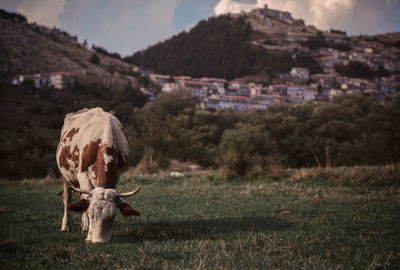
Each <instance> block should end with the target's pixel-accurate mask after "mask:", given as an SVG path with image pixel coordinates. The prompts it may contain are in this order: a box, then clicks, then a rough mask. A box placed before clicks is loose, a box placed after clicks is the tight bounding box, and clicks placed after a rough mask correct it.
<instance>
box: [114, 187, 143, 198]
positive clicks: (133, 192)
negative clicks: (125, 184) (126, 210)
mask: <svg viewBox="0 0 400 270" xmlns="http://www.w3.org/2000/svg"><path fill="white" fill-rule="evenodd" d="M140 188H141V187H138V188H137V189H135V190H133V191H131V192H125V193H119V194H118V197H129V196H132V195H135V194H136V193H138V192H139V190H140Z"/></svg>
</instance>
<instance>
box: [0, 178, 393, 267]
mask: <svg viewBox="0 0 400 270" xmlns="http://www.w3.org/2000/svg"><path fill="white" fill-rule="evenodd" d="M137 185H141V186H142V190H141V191H140V192H139V193H138V194H137V195H135V196H134V197H131V198H128V199H127V201H128V202H129V203H130V204H131V205H132V206H133V207H134V208H136V209H138V210H140V211H142V216H141V217H139V218H137V217H135V218H123V217H122V216H121V215H120V214H119V215H118V216H117V218H116V220H115V223H114V227H113V236H112V239H111V242H110V243H109V244H107V245H86V244H85V241H84V239H85V237H86V235H85V234H83V233H81V232H80V231H79V224H80V217H79V216H78V215H73V219H72V221H73V224H72V231H71V232H69V233H66V232H61V231H60V226H61V225H60V224H61V218H62V214H63V204H62V201H61V197H60V196H57V193H58V192H59V191H61V189H62V186H61V183H47V184H46V182H44V183H35V182H32V181H31V182H22V183H21V182H18V183H17V182H1V183H0V225H1V227H0V268H1V269H28V268H29V269H37V268H40V269H62V268H67V269H102V268H108V269H120V268H124V269H126V268H128V269H160V268H161V269H193V268H206V269H210V268H211V269H214V268H217V269H221V268H222V269H269V268H279V269H352V268H353V269H378V268H387V269H396V268H397V269H398V268H399V267H400V185H399V183H392V184H390V185H386V186H382V185H375V184H365V183H364V184H358V185H343V184H338V183H334V182H331V181H329V180H324V179H321V178H318V179H317V180H315V179H314V180H308V179H300V180H299V179H298V178H290V177H285V178H284V179H282V180H271V179H269V178H268V177H258V178H257V177H256V178H253V179H240V180H217V178H216V177H215V175H214V174H213V173H211V172H208V173H196V174H195V173H192V174H188V175H186V176H185V177H183V178H181V179H171V178H169V177H167V176H165V175H153V176H136V177H134V179H133V178H128V179H122V180H121V181H120V184H119V189H120V190H122V191H127V190H130V189H132V188H134V187H136V186H137ZM74 196H76V195H74ZM74 199H77V197H74Z"/></svg>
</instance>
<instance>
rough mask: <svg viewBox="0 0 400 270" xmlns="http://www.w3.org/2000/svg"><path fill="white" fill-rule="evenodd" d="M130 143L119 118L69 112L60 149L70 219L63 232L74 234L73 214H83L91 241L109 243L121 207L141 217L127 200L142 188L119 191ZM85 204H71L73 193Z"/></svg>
mask: <svg viewBox="0 0 400 270" xmlns="http://www.w3.org/2000/svg"><path fill="white" fill-rule="evenodd" d="M127 158H128V139H127V137H126V134H125V132H124V129H123V127H122V125H121V123H120V122H119V120H118V119H117V118H116V117H115V116H113V115H112V114H110V113H108V112H105V111H104V110H103V109H102V108H93V109H86V108H85V109H83V110H80V111H78V112H75V113H70V114H67V116H66V117H65V120H64V125H63V127H62V130H61V138H60V142H59V144H58V147H57V153H56V159H57V165H58V167H59V169H60V172H61V174H62V176H63V178H64V187H63V188H64V189H63V202H64V216H63V219H62V224H61V231H69V225H68V224H69V211H74V212H80V213H82V223H81V228H82V231H88V234H87V238H86V243H108V242H109V241H110V238H111V231H112V224H113V221H114V218H115V216H116V214H117V210H116V208H119V210H120V211H121V213H122V214H123V215H124V216H129V215H136V216H140V212H139V211H137V210H135V209H133V208H132V207H130V206H129V205H128V204H127V203H126V202H125V201H124V200H123V199H122V198H123V197H128V196H132V195H134V194H136V193H137V192H138V191H139V190H140V187H138V188H137V189H135V190H133V191H131V192H127V193H119V192H118V191H117V190H116V187H117V183H118V169H120V168H122V167H123V166H124V165H125V164H126V163H127ZM73 191H76V192H78V193H80V194H81V200H79V201H77V202H75V203H72V204H71V203H70V202H71V194H72V192H73Z"/></svg>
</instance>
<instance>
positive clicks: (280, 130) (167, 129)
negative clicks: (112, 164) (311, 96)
mask: <svg viewBox="0 0 400 270" xmlns="http://www.w3.org/2000/svg"><path fill="white" fill-rule="evenodd" d="M1 89H2V90H1V94H2V97H3V98H2V100H1V105H2V106H1V107H2V114H1V119H0V120H1V121H0V128H1V132H0V151H1V152H2V155H1V156H0V166H1V167H0V172H1V175H0V177H7V178H11V177H12V178H24V177H43V176H45V175H46V174H47V173H53V174H55V175H58V169H57V166H56V163H55V151H56V148H57V144H58V140H59V136H60V130H61V126H62V124H63V120H64V117H65V114H66V113H69V112H73V111H77V110H79V109H82V108H84V107H88V108H93V107H96V106H100V107H103V108H104V109H105V110H107V111H113V112H114V114H115V115H116V116H117V117H118V118H119V119H120V120H121V122H122V123H123V125H124V127H125V129H126V131H127V134H128V137H129V143H130V157H129V165H130V166H136V165H138V164H141V163H143V162H144V163H146V162H147V163H148V164H151V163H155V164H157V166H158V167H159V168H167V167H168V164H169V162H170V160H179V161H190V162H194V163H197V164H200V165H201V166H203V167H206V168H208V167H212V168H220V169H221V171H223V172H224V173H225V174H226V175H242V174H247V173H250V172H253V171H254V170H265V169H268V168H269V166H271V164H272V165H273V164H280V165H282V166H284V167H292V168H300V167H314V166H342V165H347V166H353V165H383V164H392V163H398V162H400V98H397V99H395V100H385V101H384V102H381V101H378V100H377V99H375V98H372V97H365V96H355V95H347V96H342V97H338V98H336V99H335V100H333V102H329V103H328V102H326V103H325V102H324V103H311V102H310V103H305V104H302V105H297V106H289V105H279V106H272V107H270V108H269V109H268V110H267V111H265V112H254V111H253V112H235V111H232V110H224V111H216V112H209V111H204V110H201V109H199V107H198V105H197V103H196V101H195V100H194V99H193V98H192V96H191V95H190V93H189V92H187V91H185V90H178V91H174V92H172V93H162V94H160V95H159V96H158V98H157V99H156V100H155V101H152V102H148V103H146V102H147V99H146V97H144V96H143V95H142V94H141V92H140V91H138V90H137V89H132V88H129V87H126V88H125V89H121V90H117V91H116V90H114V91H113V90H110V89H103V88H96V87H87V88H86V87H83V86H79V87H76V89H70V90H69V91H59V92H57V91H55V90H50V89H47V90H35V89H33V90H29V91H27V90H22V89H14V88H13V89H11V88H9V87H8V86H5V87H1ZM30 91H31V92H30Z"/></svg>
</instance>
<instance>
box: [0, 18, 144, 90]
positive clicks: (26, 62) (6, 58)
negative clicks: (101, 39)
mask: <svg viewBox="0 0 400 270" xmlns="http://www.w3.org/2000/svg"><path fill="white" fill-rule="evenodd" d="M0 40H1V42H0V74H1V75H3V76H4V77H5V78H9V77H10V76H13V75H17V74H33V73H50V72H58V71H67V72H72V73H74V74H76V75H77V76H78V78H79V81H80V82H81V83H83V84H85V85H87V86H89V85H91V84H93V83H95V84H97V85H102V86H106V87H108V88H122V87H125V86H126V85H127V84H128V85H130V86H133V87H135V86H138V85H139V84H138V83H137V78H136V77H135V75H136V74H135V73H134V72H133V71H132V65H130V64H128V63H126V62H123V61H121V60H120V59H118V58H115V57H110V56H108V55H105V54H101V53H98V52H96V51H95V50H93V49H91V50H90V49H88V48H86V46H85V44H81V43H79V42H78V40H77V37H76V36H71V35H70V34H69V33H67V32H64V31H61V30H59V29H57V28H52V29H51V28H48V27H44V26H40V25H37V24H35V23H27V21H26V19H25V18H24V17H23V16H22V15H18V14H13V13H8V12H6V11H3V10H0ZM95 53H96V54H97V55H98V57H99V63H98V64H97V63H93V62H94V61H90V59H91V57H92V55H94V54H95Z"/></svg>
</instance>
